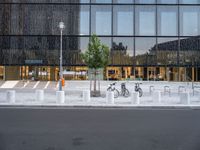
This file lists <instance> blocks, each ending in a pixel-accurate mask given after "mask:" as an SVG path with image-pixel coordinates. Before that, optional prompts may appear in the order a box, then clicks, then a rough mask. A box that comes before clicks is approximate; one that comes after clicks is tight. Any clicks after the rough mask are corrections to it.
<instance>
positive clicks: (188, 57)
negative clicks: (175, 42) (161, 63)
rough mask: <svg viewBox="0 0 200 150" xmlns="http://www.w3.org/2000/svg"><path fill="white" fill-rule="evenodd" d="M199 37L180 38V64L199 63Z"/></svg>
mask: <svg viewBox="0 0 200 150" xmlns="http://www.w3.org/2000/svg"><path fill="white" fill-rule="evenodd" d="M199 45H200V40H199V37H190V38H185V39H181V40H180V52H179V63H180V64H181V65H198V64H199V63H200V57H199V55H200V51H199V49H200V47H199Z"/></svg>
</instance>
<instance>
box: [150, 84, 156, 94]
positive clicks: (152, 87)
mask: <svg viewBox="0 0 200 150" xmlns="http://www.w3.org/2000/svg"><path fill="white" fill-rule="evenodd" d="M153 91H155V88H154V86H153V85H151V86H149V93H150V95H151V94H152V92H153Z"/></svg>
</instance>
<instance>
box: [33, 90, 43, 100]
mask: <svg viewBox="0 0 200 150" xmlns="http://www.w3.org/2000/svg"><path fill="white" fill-rule="evenodd" d="M35 100H36V101H43V100H44V90H36V91H35Z"/></svg>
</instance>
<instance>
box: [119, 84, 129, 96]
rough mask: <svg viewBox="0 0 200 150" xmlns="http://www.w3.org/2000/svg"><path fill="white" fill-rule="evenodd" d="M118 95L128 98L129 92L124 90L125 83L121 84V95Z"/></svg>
mask: <svg viewBox="0 0 200 150" xmlns="http://www.w3.org/2000/svg"><path fill="white" fill-rule="evenodd" d="M120 95H122V96H124V97H128V96H129V91H128V89H127V88H126V84H125V83H121V93H120Z"/></svg>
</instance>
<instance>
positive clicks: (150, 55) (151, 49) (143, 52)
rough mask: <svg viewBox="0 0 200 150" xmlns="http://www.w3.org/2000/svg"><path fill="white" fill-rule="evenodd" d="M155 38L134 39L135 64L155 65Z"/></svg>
mask: <svg viewBox="0 0 200 150" xmlns="http://www.w3.org/2000/svg"><path fill="white" fill-rule="evenodd" d="M155 45H156V39H155V38H136V39H135V64H136V65H147V64H148V65H150V64H155V57H156V46H155Z"/></svg>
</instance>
